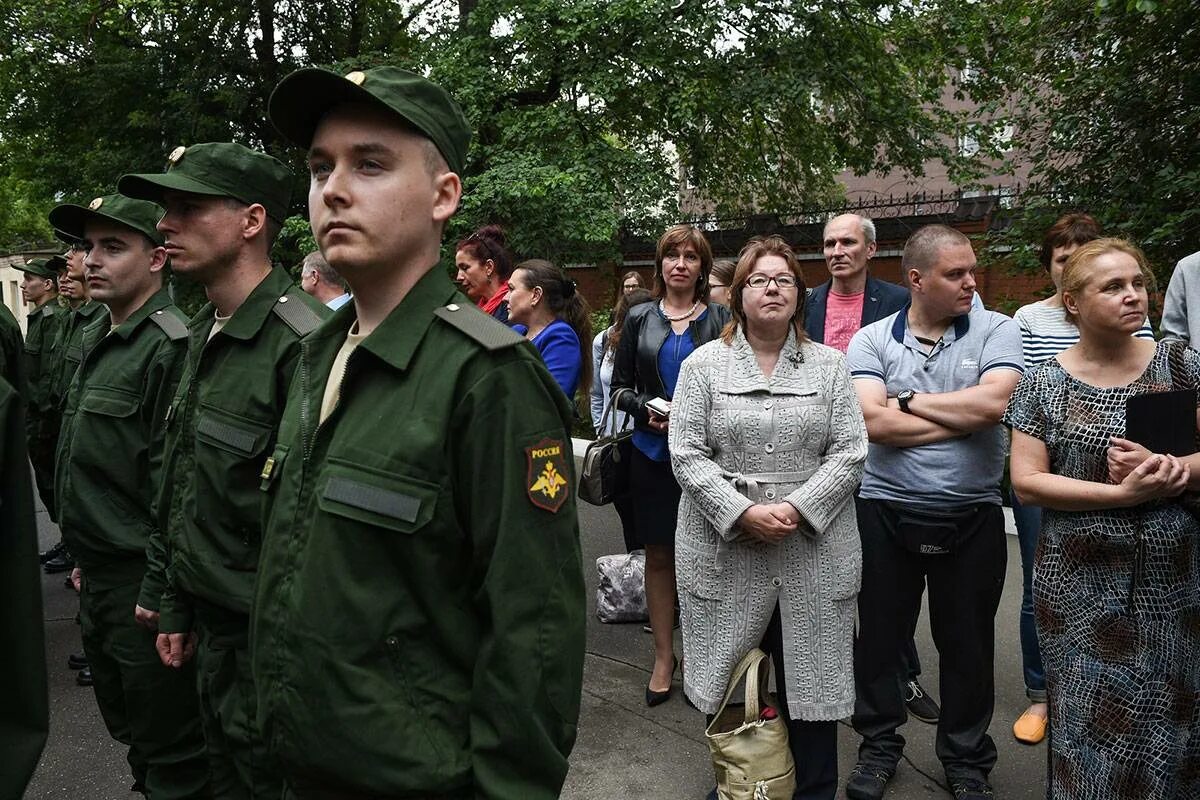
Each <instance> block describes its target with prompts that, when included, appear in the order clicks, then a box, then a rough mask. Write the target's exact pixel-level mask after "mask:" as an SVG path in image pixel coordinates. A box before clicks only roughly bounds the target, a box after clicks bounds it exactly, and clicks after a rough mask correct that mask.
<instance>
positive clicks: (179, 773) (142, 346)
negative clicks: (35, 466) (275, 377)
mask: <svg viewBox="0 0 1200 800" xmlns="http://www.w3.org/2000/svg"><path fill="white" fill-rule="evenodd" d="M161 214H162V209H160V208H159V207H158V206H156V205H154V204H153V203H147V202H145V201H144V200H130V199H129V198H127V197H122V196H120V195H108V196H106V197H97V198H96V199H95V200H93V201H92V202H91V203H90V204H89V205H88V207H87V208H83V207H82V206H75V205H61V206H58V207H57V208H55V209H54V210H53V211H51V212H50V222H51V224H53V225H54V227H56V228H58V229H59V230H62V231H65V232H67V233H69V234H71V235H73V236H77V237H79V238H80V239H81V240H82V241H83V244H84V248H85V249H86V250H87V261H86V279H87V284H88V287H89V288H90V289H91V290H92V292H91V295H92V297H93V298H94V300H93V302H92V303H91V304H92V305H95V306H96V307H97V308H99V309H100V313H99V314H97V315H95V317H96V318H95V319H94V320H93V321H92V322H91V323H90V324H88V325H87V326H86V327H83V328H80V337H79V342H80V345H79V347H80V350H79V360H80V363H79V368H78V370H77V371H76V372H75V373H73V375H72V380H71V383H70V386H69V389H68V391H67V395H66V406H65V409H64V412H63V427H62V436H61V437H60V443H59V450H58V458H57V460H56V469H55V495H56V497H57V498H58V501H59V525H60V526H61V527H62V532H63V537H64V539H65V540H66V541H67V543H68V546H69V548H70V550H71V553H72V555H74V556H75V559H76V561H77V563H78V565H79V568H80V569H81V570H82V572H83V580H82V586H81V591H80V598H79V599H80V623H81V624H82V626H83V648H84V652H85V653H86V654H87V658H88V662H89V663H90V665H91V670H92V676H93V680H94V685H95V691H96V703H97V704H98V705H99V706H100V713H101V715H102V716H103V717H104V722H105V725H106V726H107V727H108V732H109V733H110V734H111V735H112V737H113V738H114V739H117V740H118V741H120V742H123V743H125V744H127V745H129V755H128V760H129V765H130V766H131V767H132V768H133V778H134V789H135V790H139V791H142V792H144V793H146V794H148V795H149V796H150V797H154V798H202V797H208V796H209V794H208V760H207V758H206V757H205V752H204V734H203V731H202V730H201V728H200V712H199V709H198V707H197V703H196V691H195V680H196V676H195V673H194V672H193V671H192V670H190V669H189V670H186V671H184V670H169V669H164V668H163V666H162V664H161V663H160V662H159V659H158V653H157V651H156V649H155V640H156V631H155V630H154V629H153V626H151V629H150V630H147V628H146V627H144V626H142V625H139V624H138V622H137V621H136V620H135V618H134V609H135V607H137V606H142V607H145V608H150V609H157V608H158V603H159V600H160V598H161V597H162V590H163V587H162V583H161V581H162V570H161V563H162V560H163V553H161V552H147V547H148V545H149V541H148V538H149V537H148V535H147V532H148V531H150V530H152V529H153V528H154V524H155V520H154V512H153V506H154V497H155V494H156V489H157V487H158V484H159V477H160V472H161V467H162V448H163V435H164V432H165V428H166V424H165V417H166V410H167V407H168V406H169V405H170V402H171V398H172V397H173V396H174V394H175V388H176V386H177V385H178V383H179V375H180V372H181V371H182V368H183V361H184V355H185V352H186V348H187V325H186V317H184V315H183V312H182V311H180V310H179V309H178V308H176V307H175V306H174V305H173V304H172V303H171V299H170V297H169V296H168V294H167V291H166V289H165V288H163V269H164V268H165V266H166V261H167V254H166V251H165V250H164V249H163V246H162V237H161V236H160V235H159V233H158V231H156V230H155V228H154V224H155V222H157V221H158V218H159V216H160V215H161ZM101 304H103V305H101ZM106 308H107V313H106V312H105V309H106ZM68 346H69V345H68ZM114 465H120V468H119V469H113V466H114ZM151 562H153V563H154V564H156V565H159V568H158V569H153V570H152V569H148V565H149V564H150V563H151Z"/></svg>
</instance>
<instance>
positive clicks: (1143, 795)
mask: <svg viewBox="0 0 1200 800" xmlns="http://www.w3.org/2000/svg"><path fill="white" fill-rule="evenodd" d="M1152 286H1153V276H1152V274H1151V273H1150V270H1149V268H1148V267H1147V265H1146V260H1145V257H1144V256H1143V255H1142V253H1141V251H1139V250H1138V249H1137V248H1135V247H1133V246H1132V245H1130V244H1128V243H1127V242H1124V241H1121V240H1118V239H1098V240H1096V241H1093V242H1090V243H1088V244H1085V245H1082V246H1081V247H1080V248H1079V249H1078V250H1077V251H1076V252H1075V253H1074V254H1073V255H1072V256H1071V258H1070V259H1069V260H1068V262H1067V265H1066V268H1065V269H1064V271H1063V276H1062V288H1063V306H1064V313H1065V314H1066V315H1067V318H1068V319H1069V320H1071V321H1072V322H1073V323H1074V324H1075V325H1076V326H1077V327H1078V329H1079V336H1080V338H1079V342H1078V343H1077V344H1075V345H1073V346H1072V347H1070V348H1068V349H1066V350H1064V351H1063V352H1062V353H1060V354H1059V355H1058V356H1056V357H1054V358H1051V359H1048V360H1047V361H1045V362H1044V363H1043V364H1042V365H1041V366H1039V367H1038V368H1036V369H1034V370H1031V371H1029V372H1027V373H1026V374H1025V375H1024V376H1023V377H1022V378H1021V382H1020V383H1019V384H1018V385H1017V389H1016V391H1015V392H1014V393H1013V396H1012V399H1011V401H1010V403H1009V408H1008V411H1007V413H1006V415H1005V421H1006V422H1007V423H1008V424H1009V425H1011V426H1012V428H1013V445H1012V467H1011V474H1012V482H1013V487H1014V489H1015V490H1016V492H1017V494H1018V496H1019V497H1020V499H1021V502H1023V503H1031V504H1036V505H1039V506H1042V508H1043V524H1042V533H1041V539H1040V541H1039V544H1038V550H1037V560H1036V564H1035V568H1034V579H1033V596H1034V613H1035V616H1036V619H1037V627H1038V634H1039V637H1040V642H1041V648H1042V658H1043V661H1044V664H1045V668H1046V688H1047V692H1048V695H1049V703H1050V748H1049V756H1050V758H1049V782H1048V786H1047V797H1048V798H1053V800H1060V799H1061V798H1069V799H1070V800H1076V799H1078V800H1088V799H1091V798H1094V799H1095V800H1113V799H1114V798H1137V799H1138V800H1147V798H1151V799H1154V800H1167V799H1168V798H1174V799H1177V800H1187V799H1190V798H1197V797H1200V719H1198V715H1200V705H1198V704H1197V697H1198V696H1200V695H1198V692H1200V582H1198V577H1200V547H1198V546H1197V544H1198V536H1200V524H1198V523H1197V520H1196V518H1195V517H1193V516H1192V514H1190V513H1189V512H1188V511H1187V510H1186V509H1185V508H1184V507H1183V506H1182V505H1181V504H1180V502H1179V499H1180V495H1181V494H1182V493H1183V492H1184V491H1185V490H1189V489H1196V488H1198V486H1197V484H1198V482H1200V457H1197V456H1189V457H1187V458H1183V459H1177V458H1175V457H1174V456H1171V455H1162V454H1152V453H1150V452H1148V451H1147V450H1145V449H1144V448H1142V447H1140V446H1138V445H1136V444H1133V443H1132V442H1129V441H1126V440H1125V439H1123V438H1121V437H1122V436H1123V435H1124V431H1125V401H1126V400H1127V399H1128V398H1130V397H1132V396H1134V395H1138V394H1145V393H1150V392H1162V391H1167V390H1170V389H1172V388H1189V389H1195V388H1196V387H1197V386H1200V354H1197V353H1196V352H1195V351H1193V350H1190V349H1189V348H1187V347H1186V346H1184V345H1182V344H1181V343H1179V342H1159V343H1157V344H1156V343H1154V342H1151V341H1146V340H1144V339H1139V338H1135V337H1133V336H1131V334H1132V333H1134V332H1135V331H1137V330H1138V329H1139V328H1140V327H1141V325H1142V323H1143V320H1144V319H1145V316H1146V308H1147V305H1148V301H1147V294H1148V291H1149V288H1150V287H1152Z"/></svg>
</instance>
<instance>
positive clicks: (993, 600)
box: [852, 498, 1008, 780]
mask: <svg viewBox="0 0 1200 800" xmlns="http://www.w3.org/2000/svg"><path fill="white" fill-rule="evenodd" d="M855 502H856V505H857V509H858V528H859V533H860V535H861V536H862V550H863V578H862V590H861V591H860V592H859V595H858V616H859V628H858V634H857V637H856V639H855V642H854V680H855V685H856V688H857V699H856V702H855V707H854V716H853V718H852V723H853V725H854V729H855V730H856V731H857V732H858V733H859V735H861V736H862V744H861V745H860V746H859V761H860V762H862V763H864V764H868V765H870V766H875V767H881V768H884V769H888V770H894V769H895V768H896V764H897V763H898V762H899V760H900V755H901V753H902V752H903V750H904V737H903V736H901V735H900V734H899V733H898V732H897V728H899V727H900V726H901V725H903V724H904V723H905V722H906V721H907V719H908V713H907V712H906V711H905V708H904V696H903V693H902V690H901V684H900V681H899V680H897V676H898V675H902V674H903V668H902V665H901V664H902V655H901V654H902V652H903V651H904V649H905V647H906V645H907V643H908V642H909V641H910V640H911V636H912V631H913V627H914V626H915V625H916V620H917V615H918V614H919V613H920V610H921V593H922V590H923V589H924V587H925V586H926V585H927V586H928V588H929V624H930V628H931V629H932V632H933V641H934V644H935V645H936V647H937V650H938V655H939V659H940V671H939V677H940V684H941V686H940V688H941V695H942V714H941V719H940V721H939V722H938V727H937V741H936V751H937V755H938V758H939V759H941V762H942V766H943V767H944V769H945V771H946V777H947V778H948V779H950V780H956V779H961V778H980V779H986V777H987V775H988V773H989V772H991V769H992V767H993V766H994V765H995V763H996V745H995V743H994V742H993V741H992V739H991V737H990V736H988V734H987V729H988V725H990V724H991V720H992V709H993V706H994V703H995V677H994V674H993V662H994V650H995V617H996V609H997V607H998V606H999V604H1000V593H1001V591H1002V590H1003V588H1004V571H1005V567H1006V562H1007V558H1008V550H1007V548H1006V547H1005V543H1004V515H1003V512H1002V511H1001V509H1000V506H992V505H987V506H983V507H981V508H980V509H979V510H978V511H977V512H976V513H975V514H974V515H973V516H971V517H970V518H969V519H967V520H964V521H963V522H961V523H960V524H959V526H958V527H959V530H958V534H957V539H956V546H955V549H954V552H952V553H950V554H948V555H924V554H918V553H913V552H910V551H909V550H907V549H905V548H904V547H903V546H902V545H901V544H900V540H899V539H898V538H897V535H896V519H895V514H894V513H893V512H892V511H891V510H890V509H889V508H888V507H887V505H886V504H884V503H883V502H881V501H878V500H864V499H862V498H856V500H855Z"/></svg>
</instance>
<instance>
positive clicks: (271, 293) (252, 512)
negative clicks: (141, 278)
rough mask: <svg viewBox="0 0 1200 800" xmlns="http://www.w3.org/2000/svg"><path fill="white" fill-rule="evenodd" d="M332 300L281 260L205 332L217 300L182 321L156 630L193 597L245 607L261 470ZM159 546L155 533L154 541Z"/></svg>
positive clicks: (177, 619)
mask: <svg viewBox="0 0 1200 800" xmlns="http://www.w3.org/2000/svg"><path fill="white" fill-rule="evenodd" d="M328 315H329V309H327V308H325V306H323V305H321V304H320V303H319V302H317V301H316V300H314V299H312V298H311V297H309V296H308V295H306V294H305V293H304V292H302V291H300V289H298V288H297V287H296V286H295V285H294V284H293V283H292V281H291V279H290V278H289V277H288V275H287V273H286V272H284V271H283V270H281V269H272V270H271V272H270V274H268V275H267V277H266V278H264V279H263V280H262V282H261V283H260V284H259V285H258V286H257V287H255V289H254V291H252V292H251V293H250V296H249V297H247V298H246V300H245V302H243V303H242V305H241V306H240V307H238V309H237V311H235V312H234V314H233V317H232V318H231V319H230V320H229V321H228V322H227V323H225V327H224V328H222V329H221V331H220V332H219V333H217V334H216V335H215V336H213V337H212V340H211V341H210V340H209V336H208V335H209V332H210V331H211V330H212V326H213V321H214V317H213V306H212V304H211V303H210V304H208V305H206V306H204V308H202V309H200V311H199V312H197V314H196V316H195V317H193V318H192V320H191V322H189V323H188V329H189V337H190V338H189V341H188V354H187V364H186V366H185V367H184V373H183V378H182V379H181V380H180V383H179V389H178V391H177V392H176V394H175V398H174V400H173V401H172V403H171V407H170V409H169V410H168V412H167V454H166V459H165V467H164V473H163V481H162V494H161V496H160V499H159V505H158V512H159V526H158V531H157V532H156V534H155V537H156V539H157V537H159V536H162V535H164V533H165V535H166V537H167V541H166V546H165V552H167V553H168V554H169V555H168V557H169V563H168V569H167V574H168V576H169V584H168V586H167V590H166V591H165V592H164V594H163V602H162V605H161V608H160V611H161V616H160V618H159V630H160V631H162V632H164V633H177V632H183V631H188V630H191V623H192V618H191V608H190V606H191V602H190V601H191V600H192V599H193V598H198V599H199V600H201V601H202V602H204V603H207V604H209V605H213V606H216V607H218V608H220V609H224V610H227V611H232V612H235V613H238V614H249V612H250V600H251V595H252V593H253V591H254V576H255V571H256V569H257V567H258V551H259V544H260V540H261V534H262V493H261V492H259V490H258V483H259V477H258V475H259V473H260V472H262V468H263V462H264V461H265V460H266V458H267V455H268V454H269V453H270V449H271V448H272V447H274V445H275V434H276V429H277V427H278V425H279V417H280V416H281V415H282V414H283V403H284V400H285V399H286V398H287V390H288V385H289V384H290V383H291V381H292V374H293V373H294V372H295V370H296V359H297V357H298V356H299V354H300V337H301V336H303V335H304V334H306V333H309V332H310V331H312V330H314V329H316V328H317V326H318V325H320V323H321V321H322V320H323V319H325V318H326V317H327V316H328ZM162 548H163V544H162V542H161V541H154V542H152V543H151V549H152V551H158V550H159V549H162Z"/></svg>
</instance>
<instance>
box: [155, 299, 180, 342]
mask: <svg viewBox="0 0 1200 800" xmlns="http://www.w3.org/2000/svg"><path fill="white" fill-rule="evenodd" d="M181 314H182V312H180V311H179V310H178V309H177V308H175V306H167V307H166V308H160V309H159V310H158V311H155V312H154V313H153V314H151V315H150V320H151V321H152V322H153V323H154V324H155V325H157V326H158V327H160V328H162V331H163V333H165V334H166V335H167V338H168V339H170V340H171V341H172V342H176V341H179V340H180V339H186V338H187V337H188V329H187V323H186V322H185V321H184V320H183V318H182V317H181Z"/></svg>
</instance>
